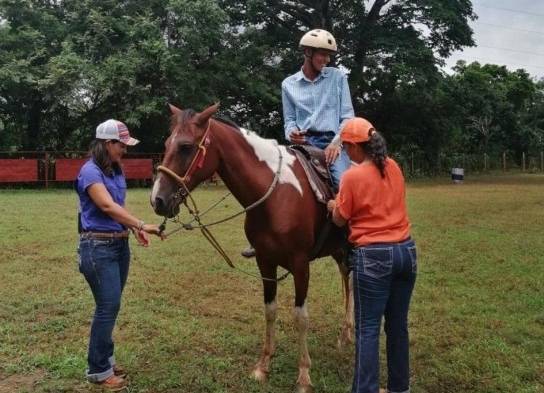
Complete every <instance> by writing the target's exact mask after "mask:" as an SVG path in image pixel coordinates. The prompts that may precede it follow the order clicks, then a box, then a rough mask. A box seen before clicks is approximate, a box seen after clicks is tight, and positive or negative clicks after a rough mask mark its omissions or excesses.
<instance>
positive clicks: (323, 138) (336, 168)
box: [306, 131, 351, 192]
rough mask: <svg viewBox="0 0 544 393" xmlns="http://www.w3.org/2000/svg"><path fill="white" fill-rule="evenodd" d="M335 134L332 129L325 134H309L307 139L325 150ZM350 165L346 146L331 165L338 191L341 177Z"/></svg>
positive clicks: (334, 185) (330, 169)
mask: <svg viewBox="0 0 544 393" xmlns="http://www.w3.org/2000/svg"><path fill="white" fill-rule="evenodd" d="M334 135H335V134H334V132H330V131H329V132H324V133H323V135H309V136H307V137H306V141H307V142H308V144H310V145H312V146H315V147H318V148H320V149H323V150H325V148H326V147H327V146H329V144H330V143H331V142H332V139H333V138H334ZM350 166H351V161H350V159H349V157H348V154H347V153H346V151H345V150H344V148H342V151H341V152H340V155H339V156H338V157H337V158H336V160H335V161H334V162H333V163H332V164H331V166H330V167H329V171H330V174H331V181H332V185H333V187H334V190H335V191H336V192H337V191H338V187H339V186H340V177H341V176H342V174H343V173H344V172H345V171H347V170H348V169H349V167H350Z"/></svg>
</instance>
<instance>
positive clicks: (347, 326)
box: [338, 263, 354, 348]
mask: <svg viewBox="0 0 544 393" xmlns="http://www.w3.org/2000/svg"><path fill="white" fill-rule="evenodd" d="M338 270H339V271H340V275H341V276H342V292H343V297H344V310H345V313H344V322H343V323H342V329H341V331H340V336H339V337H338V348H342V347H343V346H345V345H348V344H353V335H354V334H353V326H354V320H353V318H354V315H353V276H352V275H350V273H349V269H348V268H347V266H346V265H345V264H344V263H338Z"/></svg>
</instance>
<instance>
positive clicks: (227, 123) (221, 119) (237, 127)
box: [214, 116, 240, 130]
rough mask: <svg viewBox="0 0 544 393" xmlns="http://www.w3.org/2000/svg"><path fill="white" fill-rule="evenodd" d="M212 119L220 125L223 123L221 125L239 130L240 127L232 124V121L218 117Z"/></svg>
mask: <svg viewBox="0 0 544 393" xmlns="http://www.w3.org/2000/svg"><path fill="white" fill-rule="evenodd" d="M214 119H215V120H217V121H219V122H221V123H223V124H226V125H228V126H231V127H234V128H235V129H237V130H239V129H240V126H239V125H238V124H236V123H235V122H233V121H232V120H230V119H225V118H224V117H220V116H219V117H214Z"/></svg>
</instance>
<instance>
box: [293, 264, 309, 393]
mask: <svg viewBox="0 0 544 393" xmlns="http://www.w3.org/2000/svg"><path fill="white" fill-rule="evenodd" d="M293 275H294V278H295V312H294V314H295V326H296V328H297V332H298V345H299V361H298V378H297V391H298V393H312V392H313V387H312V381H311V379H310V367H311V365H312V360H311V359H310V354H309V353H308V329H309V326H310V317H309V314H308V308H307V306H306V296H307V295H308V282H309V280H310V267H309V264H308V262H307V261H306V262H305V263H303V264H300V266H299V267H298V268H295V272H294V274H293Z"/></svg>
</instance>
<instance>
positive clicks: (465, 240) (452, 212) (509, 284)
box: [0, 175, 544, 393]
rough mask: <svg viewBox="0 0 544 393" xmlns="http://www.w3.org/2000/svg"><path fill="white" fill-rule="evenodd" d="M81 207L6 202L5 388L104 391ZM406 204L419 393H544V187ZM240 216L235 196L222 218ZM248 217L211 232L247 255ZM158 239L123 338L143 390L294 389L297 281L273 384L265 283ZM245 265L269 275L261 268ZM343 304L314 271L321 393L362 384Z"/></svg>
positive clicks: (12, 194) (190, 236) (466, 187)
mask: <svg viewBox="0 0 544 393" xmlns="http://www.w3.org/2000/svg"><path fill="white" fill-rule="evenodd" d="M223 192H224V189H223V188H221V187H208V188H202V190H200V191H199V192H198V193H197V194H196V196H197V200H198V201H199V202H201V205H202V206H203V207H204V206H207V205H209V204H211V203H212V202H213V201H215V200H216V199H218V198H219V197H220V196H221V195H223ZM148 193H149V190H143V189H131V190H129V197H128V206H129V208H130V209H131V210H132V211H134V212H135V213H136V214H137V215H138V216H140V217H142V218H143V219H145V220H146V221H147V222H153V221H157V222H158V219H157V218H156V217H155V216H154V214H153V212H152V211H151V209H150V207H149V203H148ZM76 204H77V202H76V195H75V193H74V192H73V191H69V190H51V191H45V190H1V191H0V217H1V218H0V222H1V224H0V299H1V301H0V393H14V392H55V393H56V392H88V391H94V390H93V388H91V387H90V385H88V384H87V383H86V382H85V380H84V370H85V367H86V346H87V339H88V330H89V323H90V319H91V316H92V312H93V305H94V304H93V301H92V297H91V292H90V290H89V289H88V287H87V284H86V283H85V281H84V279H83V277H82V276H81V274H80V273H79V272H78V270H77V262H76V246H77V234H76ZM408 204H409V211H410V217H411V220H412V223H413V235H414V237H415V239H416V241H417V243H418V246H419V250H418V251H419V257H420V259H419V272H418V274H419V275H418V281H417V284H416V289H415V293H414V297H413V301H412V309H411V314H410V329H411V331H410V333H411V359H412V360H411V366H412V392H413V393H461V392H462V393H469V392H470V393H499V392H503V393H537V392H540V393H542V392H544V289H543V284H544V236H543V230H544V176H541V175H518V176H495V177H488V178H476V179H472V180H467V181H466V182H465V184H463V185H458V186H455V185H451V184H449V182H448V181H447V180H445V179H444V180H441V181H440V180H432V181H430V180H429V181H417V182H412V183H410V184H409V186H408ZM237 208H238V204H237V203H236V201H234V200H232V199H231V200H228V201H226V202H225V203H224V204H223V205H222V206H221V207H220V208H218V209H217V210H216V211H215V212H214V213H213V214H210V217H209V218H210V219H213V218H220V217H223V216H225V215H227V214H228V213H229V212H234V211H236V210H237ZM242 221H243V220H242V219H237V220H234V221H232V222H230V223H228V224H223V225H221V226H218V227H216V228H215V230H214V231H213V232H214V234H215V235H216V236H217V238H218V239H219V240H220V241H221V242H222V244H223V246H224V247H225V249H226V250H227V252H228V253H229V254H230V255H231V256H234V257H235V256H237V255H238V252H239V251H240V250H241V249H242V248H243V247H244V246H245V244H246V241H245V237H244V234H243V229H242ZM170 228H172V227H170ZM153 240H155V241H153V242H152V244H151V247H149V248H148V249H145V248H142V247H138V246H136V244H135V242H134V241H133V242H132V246H133V247H132V250H133V259H132V267H131V269H132V270H131V273H130V276H129V282H128V285H127V288H126V291H125V294H124V299H123V306H122V309H121V313H120V317H119V320H118V324H117V329H116V331H115V337H116V343H117V348H116V356H117V359H118V361H119V362H120V363H122V364H123V365H125V366H126V367H127V368H128V369H129V371H130V375H131V387H130V392H142V393H143V392H148V393H152V392H164V393H166V392H168V393H173V392H189V393H203V392H237V393H245V392H267V393H276V392H277V393H279V392H292V391H293V389H294V382H295V380H296V376H297V368H296V362H297V351H296V334H295V330H294V326H293V322H292V305H293V285H292V282H291V279H289V280H286V281H285V282H283V283H282V284H281V285H280V287H279V291H278V302H279V313H278V323H277V329H278V333H277V338H278V350H277V352H276V356H275V358H274V361H273V363H272V372H271V374H270V381H269V383H268V384H266V385H264V386H261V385H258V384H257V383H256V382H254V381H252V380H251V379H250V378H249V377H248V376H249V373H250V371H251V368H252V366H253V364H254V362H255V361H256V360H257V357H258V354H259V351H260V347H261V339H262V335H263V329H264V318H263V315H262V314H263V312H262V309H263V307H262V293H261V284H260V282H259V281H257V280H255V279H253V278H251V277H248V276H245V275H241V274H240V273H237V272H233V271H231V270H229V268H228V266H226V264H225V263H224V262H223V261H222V259H220V257H219V256H218V255H217V254H216V253H215V251H214V250H213V249H212V248H211V247H210V246H208V244H207V243H206V242H205V240H204V239H203V238H202V237H201V235H200V233H199V232H179V233H178V234H175V235H172V236H171V238H169V239H168V240H167V241H165V242H162V243H161V242H160V241H157V240H156V239H153ZM236 263H237V264H238V265H239V266H240V267H242V268H244V269H246V270H249V271H252V272H255V273H256V272H257V270H256V267H255V263H254V262H252V261H243V260H240V259H239V258H236ZM341 300H342V298H341V282H340V278H339V275H338V274H337V268H336V266H335V264H334V263H333V262H332V259H322V260H319V261H316V262H315V263H314V264H313V266H312V276H311V283H310V295H309V312H310V318H311V329H310V335H309V348H310V354H311V356H312V360H313V365H312V371H311V376H312V380H313V383H314V386H315V388H316V392H327V393H335V392H338V393H340V392H342V393H346V392H348V391H349V387H350V384H351V378H352V367H353V366H352V364H353V356H354V355H353V348H347V349H345V350H343V351H340V350H338V349H337V348H336V338H337V335H338V333H339V327H340V319H341V316H342V306H341ZM382 341H383V340H382ZM382 360H383V359H382ZM384 370H385V369H384V368H383V367H382V377H383V376H384V375H385V372H383V371H384ZM384 382H385V380H384Z"/></svg>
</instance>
